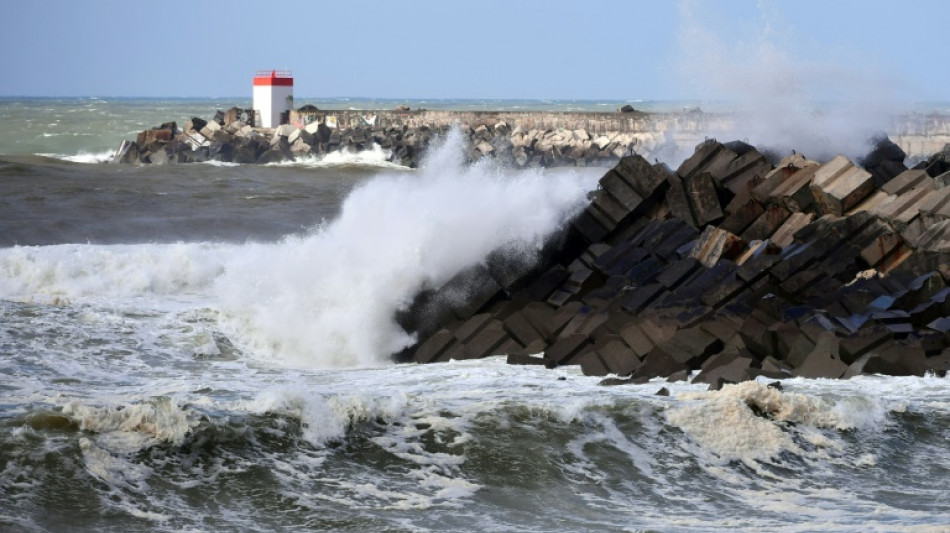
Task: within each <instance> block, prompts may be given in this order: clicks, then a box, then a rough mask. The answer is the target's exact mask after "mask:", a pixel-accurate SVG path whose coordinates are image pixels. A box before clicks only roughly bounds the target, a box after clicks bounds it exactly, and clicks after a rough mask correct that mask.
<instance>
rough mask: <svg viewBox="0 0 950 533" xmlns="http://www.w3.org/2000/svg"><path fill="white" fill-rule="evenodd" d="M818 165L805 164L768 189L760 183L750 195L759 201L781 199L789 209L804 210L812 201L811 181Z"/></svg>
mask: <svg viewBox="0 0 950 533" xmlns="http://www.w3.org/2000/svg"><path fill="white" fill-rule="evenodd" d="M818 168H819V166H818V165H809V166H806V167H804V168H802V169H800V170H798V171H796V172H795V173H794V174H792V175H791V176H789V177H788V178H786V179H785V180H783V181H781V182H780V183H778V184H776V185H775V187H774V188H771V189H769V188H768V187H765V185H766V184H762V185H760V186H759V187H757V188H755V189H753V190H752V196H753V198H755V199H756V200H758V201H760V202H763V203H764V202H766V201H767V200H768V199H769V198H774V199H776V200H777V201H781V202H782V203H783V205H785V206H786V207H787V208H788V209H789V210H790V211H805V210H807V209H809V208H810V207H811V205H812V204H813V203H814V197H813V195H812V192H811V183H812V180H813V179H814V177H815V172H816V171H817V170H818Z"/></svg>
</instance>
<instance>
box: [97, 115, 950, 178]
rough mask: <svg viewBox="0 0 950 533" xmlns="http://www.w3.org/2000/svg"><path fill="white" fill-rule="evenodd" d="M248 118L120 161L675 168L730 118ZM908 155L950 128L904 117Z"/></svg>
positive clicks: (149, 146)
mask: <svg viewBox="0 0 950 533" xmlns="http://www.w3.org/2000/svg"><path fill="white" fill-rule="evenodd" d="M253 117H254V113H253V110H242V109H238V108H232V109H230V110H228V111H227V112H225V111H218V112H217V113H216V115H215V116H214V117H212V119H211V120H204V119H201V118H197V117H195V118H192V119H191V120H188V121H186V122H185V124H183V125H182V126H181V127H179V125H178V124H177V123H175V122H168V123H165V124H162V125H160V126H157V127H155V128H152V129H150V130H145V131H143V132H141V133H139V134H138V136H137V138H136V139H135V140H134V141H125V142H123V143H122V145H121V146H120V147H119V148H118V150H117V151H116V154H115V156H114V158H113V161H114V162H117V163H135V164H168V163H194V162H204V161H211V160H213V161H222V162H234V163H241V164H252V163H260V164H266V163H276V162H283V161H293V160H297V159H300V158H309V157H320V156H322V155H325V154H327V153H331V152H335V151H340V150H351V151H361V150H367V149H370V148H372V147H373V146H374V145H378V146H380V147H382V148H383V149H384V150H386V151H387V153H388V154H389V156H388V157H389V160H391V161H393V162H396V163H401V164H403V165H406V166H409V167H415V166H416V165H417V164H418V162H419V157H420V155H421V154H422V152H423V151H424V150H425V149H426V148H427V147H428V145H429V143H430V142H432V141H433V140H434V139H437V138H439V137H441V136H442V135H444V134H445V133H446V132H447V130H448V129H449V128H450V127H453V126H458V127H459V128H460V129H461V130H462V132H463V133H464V134H465V135H466V138H467V140H468V154H467V155H468V159H469V160H470V161H475V160H478V159H480V158H482V157H494V158H498V159H502V160H504V161H505V162H506V163H509V164H511V165H513V166H516V167H519V168H520V167H531V166H534V167H536V166H545V167H549V166H586V165H597V166H610V165H612V164H615V163H616V162H617V161H619V160H620V159H621V158H623V157H626V156H629V155H632V154H639V155H641V156H643V157H644V158H646V159H648V160H651V161H652V160H654V159H661V160H664V161H667V160H674V158H677V157H681V154H685V153H688V152H689V151H690V150H691V149H692V147H693V146H695V145H696V144H697V143H699V142H702V141H703V140H704V139H705V138H706V137H707V136H709V135H714V134H715V133H716V132H723V131H729V130H730V129H731V127H732V126H731V118H730V117H729V116H726V115H711V114H706V113H703V112H702V111H699V110H693V111H684V112H680V113H662V114H659V113H640V112H636V111H632V112H616V113H565V112H485V111H471V112H466V111H426V110H417V111H409V110H397V111H319V110H315V109H314V110H307V111H304V110H303V109H301V110H298V111H294V112H292V113H291V121H292V123H291V124H287V125H284V126H280V127H278V128H274V129H266V128H255V127H253V125H252V124H253V122H254V118H253ZM886 133H887V134H888V135H889V136H890V137H891V138H892V139H893V140H894V141H895V142H896V143H897V144H898V145H899V146H901V147H902V149H904V150H905V152H906V153H908V154H909V155H910V156H911V157H921V156H924V155H926V154H930V153H933V152H935V151H937V150H939V149H941V148H942V147H943V145H944V144H946V143H948V142H950V120H947V119H946V117H943V116H905V117H901V118H899V119H895V120H894V121H893V122H892V124H891V126H890V127H889V130H888V131H887V132H886Z"/></svg>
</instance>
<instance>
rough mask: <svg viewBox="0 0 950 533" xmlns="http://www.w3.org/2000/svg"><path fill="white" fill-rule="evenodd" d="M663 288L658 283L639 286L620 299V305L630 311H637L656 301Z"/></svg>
mask: <svg viewBox="0 0 950 533" xmlns="http://www.w3.org/2000/svg"><path fill="white" fill-rule="evenodd" d="M665 290H666V289H665V288H664V287H663V285H660V284H659V283H651V284H649V285H646V286H643V287H639V288H637V289H635V290H633V291H631V292H630V294H628V295H627V296H625V297H624V298H623V299H622V300H621V306H622V307H623V308H624V309H625V310H627V311H629V312H631V313H638V312H640V311H642V310H644V309H645V308H646V307H647V306H649V305H650V304H651V303H653V302H654V301H656V300H657V298H659V297H660V296H661V295H662V294H663V292H664V291H665Z"/></svg>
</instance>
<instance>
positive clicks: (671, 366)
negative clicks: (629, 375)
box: [633, 348, 689, 379]
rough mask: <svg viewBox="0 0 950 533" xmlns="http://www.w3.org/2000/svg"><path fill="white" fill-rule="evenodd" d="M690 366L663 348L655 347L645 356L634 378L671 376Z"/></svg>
mask: <svg viewBox="0 0 950 533" xmlns="http://www.w3.org/2000/svg"><path fill="white" fill-rule="evenodd" d="M683 370H686V371H688V370H689V366H687V365H686V364H685V363H681V362H679V361H677V360H676V359H674V358H673V357H672V356H671V355H670V354H669V353H668V352H667V351H666V350H664V349H663V348H655V349H653V350H652V351H650V353H648V354H647V355H646V357H644V358H643V362H642V364H641V365H640V366H639V367H637V369H636V371H634V373H633V377H634V378H638V377H639V378H648V379H650V378H658V377H667V376H671V375H673V374H675V373H677V372H681V371H683Z"/></svg>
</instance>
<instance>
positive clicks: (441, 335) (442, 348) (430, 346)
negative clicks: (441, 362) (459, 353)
mask: <svg viewBox="0 0 950 533" xmlns="http://www.w3.org/2000/svg"><path fill="white" fill-rule="evenodd" d="M456 342H457V341H456V339H455V336H454V335H453V334H452V332H450V331H449V330H447V329H440V330H439V331H437V332H436V333H435V334H434V335H432V336H431V337H429V338H428V339H426V340H425V341H423V342H422V344H420V345H419V347H418V348H416V351H415V354H414V355H413V359H414V360H415V361H416V362H417V363H430V362H432V361H435V360H437V359H439V357H441V356H442V355H443V354H444V353H446V352H447V351H448V349H449V348H450V347H452V346H453V345H454V344H456Z"/></svg>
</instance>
